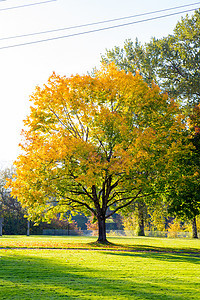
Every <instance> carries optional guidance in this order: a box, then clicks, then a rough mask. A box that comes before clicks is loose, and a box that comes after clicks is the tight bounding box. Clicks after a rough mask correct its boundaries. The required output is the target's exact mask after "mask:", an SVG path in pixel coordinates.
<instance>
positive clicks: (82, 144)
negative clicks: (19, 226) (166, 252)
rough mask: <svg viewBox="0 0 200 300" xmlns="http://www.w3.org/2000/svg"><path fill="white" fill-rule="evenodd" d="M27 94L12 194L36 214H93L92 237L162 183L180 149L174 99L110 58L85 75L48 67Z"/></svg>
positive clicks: (103, 239) (101, 236)
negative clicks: (61, 72) (28, 108)
mask: <svg viewBox="0 0 200 300" xmlns="http://www.w3.org/2000/svg"><path fill="white" fill-rule="evenodd" d="M30 100H31V102H32V106H31V112H30V114H29V116H28V117H27V119H26V120H25V125H26V129H25V130H24V132H23V139H22V143H21V147H22V154H21V155H20V156H19V157H18V159H17V161H16V162H15V165H16V178H14V180H13V181H11V182H10V187H11V188H12V195H13V196H15V197H17V198H18V200H19V201H20V202H21V203H22V206H23V207H25V208H26V209H27V211H28V215H29V218H31V219H33V220H36V221H40V220H48V219H51V218H52V217H53V216H54V215H55V214H60V215H62V214H65V213H67V212H71V213H73V212H77V211H81V212H84V213H90V214H93V215H94V216H95V217H96V218H97V220H98V228H99V236H98V241H99V242H106V241H107V240H106V219H107V218H109V217H110V216H112V215H113V214H114V213H115V212H117V211H119V210H121V209H123V208H125V207H127V206H128V205H130V204H131V203H133V202H134V201H136V200H139V199H141V198H144V199H145V198H146V197H147V196H149V195H151V194H153V193H155V191H156V189H157V186H159V187H160V188H161V189H162V187H163V185H162V182H163V180H164V179H165V176H167V173H166V172H167V170H168V171H170V163H172V161H170V154H171V153H172V152H173V153H175V152H176V153H177V152H179V154H180V153H181V151H184V152H185V151H187V150H186V146H183V145H182V138H183V137H182V132H183V131H184V123H183V122H182V119H181V115H180V112H179V110H178V107H177V105H176V104H175V102H174V101H173V100H170V99H168V96H167V95H166V94H162V93H161V91H160V89H159V88H158V86H156V85H152V87H151V88H150V87H149V86H148V85H147V84H146V83H145V82H144V80H143V79H142V77H141V76H140V75H139V74H136V75H135V76H134V75H133V74H131V73H128V74H126V73H125V72H124V71H119V70H118V69H117V68H116V67H115V66H114V65H113V64H111V65H109V66H102V67H101V69H100V70H99V71H96V73H95V74H93V75H92V76H90V75H84V76H79V75H76V76H71V77H69V78H67V77H61V76H57V75H56V74H53V75H52V76H51V77H50V78H49V80H48V83H47V84H46V85H45V86H44V87H42V88H39V87H37V88H36V91H35V93H34V94H33V95H32V96H31V99H30ZM188 151H189V148H188Z"/></svg>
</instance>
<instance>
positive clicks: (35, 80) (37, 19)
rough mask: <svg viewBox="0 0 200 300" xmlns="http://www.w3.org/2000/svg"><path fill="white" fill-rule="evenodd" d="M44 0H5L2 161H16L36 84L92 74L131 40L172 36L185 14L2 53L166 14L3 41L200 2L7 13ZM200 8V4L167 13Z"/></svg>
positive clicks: (60, 4)
mask: <svg viewBox="0 0 200 300" xmlns="http://www.w3.org/2000/svg"><path fill="white" fill-rule="evenodd" d="M44 1H47V0H5V1H0V70H1V72H0V84H1V86H0V141H1V146H0V162H1V161H12V160H15V159H16V158H17V155H18V153H19V148H18V144H19V142H20V132H21V129H22V128H23V119H25V117H26V115H27V114H28V111H29V105H30V102H29V95H31V94H32V93H33V91H34V89H35V86H36V85H40V86H42V85H43V84H45V83H46V82H47V79H48V77H49V76H50V75H51V74H52V72H53V71H55V72H56V73H57V74H60V75H66V76H70V75H71V74H76V73H79V74H83V73H87V71H91V70H92V69H93V67H95V66H96V67H98V66H99V65H100V59H101V54H104V53H105V49H106V48H107V49H111V48H113V47H114V46H121V47H122V46H123V44H124V41H125V40H126V39H129V38H130V39H132V40H133V41H134V40H135V38H136V37H137V38H138V39H139V40H140V41H141V42H143V43H144V42H148V41H149V40H150V38H151V37H153V36H154V37H156V38H161V37H163V36H167V35H168V34H171V33H173V29H174V27H175V25H176V23H177V21H179V20H180V19H181V16H185V15H186V13H182V14H180V15H175V16H170V17H167V18H163V19H157V20H153V21H149V22H144V23H139V24H133V25H129V26H124V27H119V28H115V29H110V30H106V31H100V32H95V33H89V34H84V35H80V36H74V37H70V38H62V39H57V40H52V41H49V42H43V43H38V44H33V45H26V46H20V47H13V48H6V49H1V48H2V47H6V46H8V45H14V44H18V43H24V42H30V41H36V40H40V39H47V38H52V37H57V36H63V35H69V34H73V33H79V32H83V31H88V30H92V29H97V28H103V27H108V26H112V25H117V24H122V23H129V22H133V21H137V20H141V19H146V18H150V17H155V16H158V15H161V13H159V14H154V15H147V16H143V17H140V18H139V17H138V18H132V19H127V20H122V21H116V22H112V23H107V24H106V23H105V24H101V25H96V26H89V27H83V28H78V29H73V30H66V31H61V32H56V33H49V34H43V35H38V36H32V37H23V38H16V39H10V40H1V39H2V38H6V37H11V36H16V35H23V34H28V33H34V32H41V31H46V30H52V29H58V28H65V27H69V26H75V25H81V24H88V23H93V22H98V21H104V20H109V19H115V18H121V17H126V16H131V15H136V14H141V13H146V12H152V11H155V10H160V9H166V8H171V7H175V6H181V5H186V4H190V3H195V2H198V1H195V0H123V1H122V0H55V1H52V2H48V3H46V4H40V5H33V6H26V7H21V8H16V9H6V10H5V8H11V7H16V6H23V5H27V4H33V3H39V2H44ZM198 7H200V4H197V5H196V6H192V7H186V8H182V9H179V10H174V11H168V12H163V13H162V14H169V13H173V12H177V11H182V10H186V9H192V8H198ZM190 14H191V13H190Z"/></svg>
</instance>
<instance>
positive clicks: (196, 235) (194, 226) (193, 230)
mask: <svg viewBox="0 0 200 300" xmlns="http://www.w3.org/2000/svg"><path fill="white" fill-rule="evenodd" d="M192 238H193V239H198V234H197V222H196V217H194V218H193V220H192Z"/></svg>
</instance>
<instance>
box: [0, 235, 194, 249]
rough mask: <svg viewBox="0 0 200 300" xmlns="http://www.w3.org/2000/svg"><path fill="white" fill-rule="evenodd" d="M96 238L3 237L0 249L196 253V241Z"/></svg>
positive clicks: (0, 241) (0, 239) (147, 238)
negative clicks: (104, 240) (102, 242)
mask: <svg viewBox="0 0 200 300" xmlns="http://www.w3.org/2000/svg"><path fill="white" fill-rule="evenodd" d="M96 240H97V238H96V237H84V236H73V237H72V236H59V237H58V236H29V237H27V236H3V237H0V248H34V249H40V248H43V249H49V248H50V249H113V250H126V251H127V250H129V251H158V252H161V251H162V252H163V251H164V252H166V251H167V252H197V253H200V240H198V239H180V238H179V239H170V238H168V239H167V238H155V237H153V238H150V237H110V238H109V239H108V240H109V242H110V243H109V244H103V245H101V244H99V243H96Z"/></svg>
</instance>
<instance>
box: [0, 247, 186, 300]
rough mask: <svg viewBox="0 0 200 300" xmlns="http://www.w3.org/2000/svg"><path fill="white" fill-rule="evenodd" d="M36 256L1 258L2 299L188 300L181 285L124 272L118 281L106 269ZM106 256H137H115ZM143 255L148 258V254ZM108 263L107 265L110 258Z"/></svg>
mask: <svg viewBox="0 0 200 300" xmlns="http://www.w3.org/2000/svg"><path fill="white" fill-rule="evenodd" d="M61 251H63V250H61ZM15 253H16V254H15ZM32 253H33V255H30V251H29V255H28V256H26V255H22V254H20V253H19V251H18V252H15V251H13V252H12V253H11V254H12V255H9V256H7V255H5V253H4V255H2V256H1V258H0V299H2V300H4V299H6V300H9V299H20V300H21V299H23V300H33V299H34V300H36V299H37V300H38V299H40V300H47V299H61V298H62V299H72V300H73V299H80V300H81V299H112V300H114V299H117V300H122V299H123V300H125V299H155V300H159V299H162V300H171V299H174V300H182V299H185V298H183V297H182V296H181V295H180V290H179V287H180V286H181V284H182V282H181V281H180V282H178V283H176V285H175V286H170V287H169V288H168V289H166V286H165V282H164V280H163V281H162V280H161V281H160V282H149V278H144V279H143V281H142V282H141V281H138V278H137V274H134V272H133V273H131V274H132V275H131V278H127V277H125V273H123V271H122V274H120V276H118V278H115V276H113V273H111V271H110V270H109V268H106V267H105V270H103V271H102V270H100V269H98V268H89V267H87V266H81V265H77V264H76V265H72V264H69V263H68V264H67V263H65V261H62V262H58V261H53V259H52V258H51V259H47V258H44V257H42V253H41V255H40V257H35V256H34V250H32ZM32 253H31V254H32ZM60 253H61V252H60ZM56 254H57V255H58V254H59V251H57V252H56ZM103 254H105V255H107V254H109V255H110V254H112V255H124V256H126V255H129V256H130V255H131V256H132V255H134V254H132V253H121V254H120V253H113V252H105V253H103ZM140 254H141V253H140ZM138 255H139V254H138ZM142 255H144V257H145V255H148V254H142ZM103 256H104V255H103ZM102 258H103V257H102ZM104 259H105V262H106V257H105V258H104ZM157 259H159V256H158V257H157ZM118 275H119V274H118ZM188 299H189V298H188Z"/></svg>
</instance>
